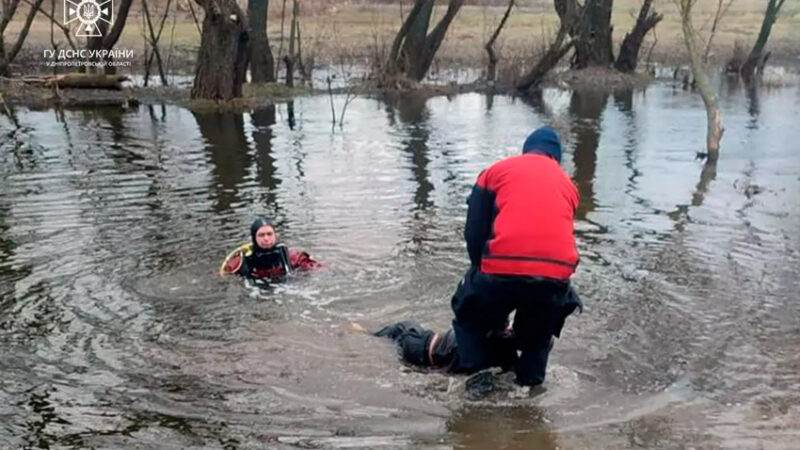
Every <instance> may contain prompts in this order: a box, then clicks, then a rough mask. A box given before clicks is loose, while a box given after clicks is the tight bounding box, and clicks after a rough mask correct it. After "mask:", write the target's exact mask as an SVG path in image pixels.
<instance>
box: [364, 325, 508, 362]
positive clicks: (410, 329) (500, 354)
mask: <svg viewBox="0 0 800 450" xmlns="http://www.w3.org/2000/svg"><path fill="white" fill-rule="evenodd" d="M375 336H379V337H386V338H389V339H391V340H393V341H394V342H395V344H397V348H398V352H399V353H400V357H401V358H403V360H405V361H406V362H408V363H409V364H414V365H416V366H420V367H435V368H442V369H445V370H446V371H448V372H464V368H463V367H461V365H460V363H459V357H458V346H457V344H456V336H455V333H454V332H453V330H447V331H446V332H445V333H443V334H440V333H435V332H433V331H432V330H428V329H427V328H424V327H423V326H422V325H420V324H419V323H417V322H414V321H411V320H406V321H403V322H398V323H395V324H392V325H388V326H386V327H383V328H382V329H381V330H380V331H378V332H377V333H375ZM488 339H489V341H490V342H491V343H492V345H493V346H494V347H495V351H494V352H493V353H492V355H493V358H492V364H491V365H492V366H499V367H504V368H511V367H513V365H514V361H515V360H516V357H517V353H516V348H515V344H514V339H513V334H512V333H511V332H510V330H509V331H503V332H501V333H493V334H492V335H491V336H489V337H488Z"/></svg>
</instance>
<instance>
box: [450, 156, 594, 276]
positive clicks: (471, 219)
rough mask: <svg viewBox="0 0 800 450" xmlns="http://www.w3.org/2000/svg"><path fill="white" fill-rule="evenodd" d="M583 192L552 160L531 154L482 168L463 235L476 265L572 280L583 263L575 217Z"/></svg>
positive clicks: (507, 272)
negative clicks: (579, 253) (579, 255)
mask: <svg viewBox="0 0 800 450" xmlns="http://www.w3.org/2000/svg"><path fill="white" fill-rule="evenodd" d="M578 202H579V195H578V190H577V189H576V188H575V185H574V184H573V183H572V181H571V180H570V179H569V177H568V176H567V174H565V173H564V171H562V170H561V167H559V165H558V163H557V162H556V161H555V160H553V159H552V158H550V157H548V156H546V155H542V154H538V153H527V154H522V155H519V156H513V157H510V158H506V159H504V160H502V161H498V162H497V163H495V164H493V165H492V166H490V167H489V168H488V169H486V170H484V171H483V172H481V174H480V175H479V176H478V181H477V182H476V183H475V186H474V187H473V189H472V193H471V194H470V197H469V200H468V201H467V203H468V205H469V209H468V211H467V224H466V228H465V229H464V238H465V240H466V241H467V250H468V252H469V256H470V260H471V261H472V264H473V265H475V266H477V267H479V269H480V271H481V272H483V273H488V274H496V275H522V276H532V277H544V278H552V279H557V280H567V279H569V277H570V276H571V275H572V274H573V273H574V272H575V268H576V267H577V265H578V251H577V248H576V247H575V238H574V236H573V223H572V222H573V218H574V215H575V209H576V208H577V207H578Z"/></svg>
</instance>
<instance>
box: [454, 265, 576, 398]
mask: <svg viewBox="0 0 800 450" xmlns="http://www.w3.org/2000/svg"><path fill="white" fill-rule="evenodd" d="M451 306H452V308H453V312H454V313H455V319H453V330H454V331H455V338H456V343H457V347H458V361H459V371H461V372H466V373H472V372H477V371H479V370H482V369H485V368H487V367H491V366H492V365H494V362H495V361H496V360H497V359H498V356H497V354H498V352H502V351H504V349H503V348H502V347H498V346H497V341H496V340H493V339H492V336H493V335H496V334H497V333H501V332H502V330H503V329H504V328H505V327H506V326H507V323H508V318H509V315H510V314H511V312H512V311H516V314H515V316H514V325H513V330H514V337H515V339H514V342H515V343H516V347H517V350H519V351H520V355H519V358H518V359H517V360H516V363H515V364H514V372H515V373H516V376H517V382H518V383H519V384H523V385H531V386H532V385H537V384H541V383H542V382H544V378H545V371H546V369H547V360H548V357H549V355H550V349H551V348H552V346H553V338H554V337H558V336H560V334H561V329H562V328H563V326H564V321H565V320H566V318H567V316H569V315H570V314H572V313H573V312H574V311H575V309H577V308H582V307H583V305H582V304H581V301H580V298H578V295H577V294H576V293H575V291H574V290H573V289H572V287H571V286H570V284H569V281H564V282H561V281H557V280H549V279H540V278H531V277H518V276H494V275H487V274H483V273H481V272H480V271H479V270H477V269H476V268H475V267H472V268H470V269H469V270H468V271H467V273H466V275H465V276H464V279H463V280H462V281H461V283H460V284H459V285H458V288H457V289H456V292H455V294H454V295H453V299H452V302H451Z"/></svg>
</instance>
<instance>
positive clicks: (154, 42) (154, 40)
mask: <svg viewBox="0 0 800 450" xmlns="http://www.w3.org/2000/svg"><path fill="white" fill-rule="evenodd" d="M171 3H172V0H167V5H166V7H165V8H164V16H163V17H162V18H161V23H160V24H159V28H158V33H156V32H155V30H154V29H153V21H152V19H151V17H150V9H149V8H148V7H147V0H142V10H143V12H144V17H145V22H146V23H147V29H148V32H149V34H150V37H149V42H150V46H151V47H152V49H153V53H151V54H150V56H149V57H148V58H147V64H146V67H145V70H146V72H147V74H149V73H150V66H151V65H152V61H153V56H154V55H155V58H156V64H157V65H158V76H159V78H160V79H161V84H162V85H163V86H167V85H168V84H169V83H168V82H167V76H166V75H165V74H164V62H163V61H162V60H161V52H160V51H159V50H158V41H159V40H160V39H161V32H162V31H163V30H164V22H165V21H166V20H167V14H169V7H170V5H171Z"/></svg>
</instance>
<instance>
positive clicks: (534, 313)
mask: <svg viewBox="0 0 800 450" xmlns="http://www.w3.org/2000/svg"><path fill="white" fill-rule="evenodd" d="M560 162H561V143H560V141H559V138H558V134H556V132H555V131H554V130H553V129H551V128H549V127H544V128H540V129H538V130H536V131H534V132H533V133H532V134H531V135H530V136H528V138H527V139H526V140H525V143H524V145H523V147H522V154H521V155H518V156H512V157H510V158H506V159H504V160H501V161H498V162H496V163H494V164H493V165H491V166H490V167H489V168H487V169H486V170H484V171H483V172H481V173H480V175H479V176H478V180H477V182H476V183H475V186H474V187H473V188H472V193H471V194H470V196H469V199H468V201H467V204H468V206H469V208H468V211H467V222H466V227H465V229H464V238H465V240H466V242H467V251H468V253H469V258H470V262H471V263H472V265H471V267H470V269H469V270H468V271H467V273H466V275H465V276H464V279H463V280H462V281H461V283H460V284H459V286H458V288H457V290H456V292H455V294H454V295H453V299H452V302H451V305H452V308H453V312H454V313H455V319H454V320H453V330H454V332H455V339H456V343H457V348H458V365H459V367H458V371H461V372H467V373H471V372H476V371H478V370H482V369H484V368H487V367H490V366H491V365H493V361H496V360H497V355H496V353H497V352H498V351H501V349H498V348H497V345H496V340H492V339H491V336H493V335H496V334H497V333H498V332H501V331H502V330H503V329H504V328H505V326H506V324H507V323H508V317H509V314H510V313H511V312H512V311H516V314H515V316H514V322H513V330H514V336H515V341H516V346H517V349H518V350H519V351H520V355H519V358H518V359H517V361H516V363H515V366H514V371H515V373H516V376H517V382H518V383H519V384H522V385H537V384H541V383H542V382H543V381H544V377H545V369H546V368H547V359H548V356H549V354H550V349H551V348H552V346H553V337H554V336H556V337H557V336H559V335H560V333H561V328H562V327H563V325H564V321H565V319H566V318H567V316H569V315H570V314H572V312H573V311H575V309H576V308H581V307H582V305H581V302H580V299H579V298H578V296H577V295H576V294H575V292H574V291H573V290H572V288H571V286H570V282H569V279H570V276H571V275H572V273H573V272H574V271H575V268H576V267H577V265H578V252H577V249H576V247H575V238H574V236H573V217H574V214H575V209H576V208H577V207H578V202H579V195H578V190H577V189H576V188H575V185H574V184H573V183H572V181H571V180H570V179H569V177H568V176H567V174H566V173H564V171H563V170H561V167H560V166H559V163H560Z"/></svg>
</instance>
